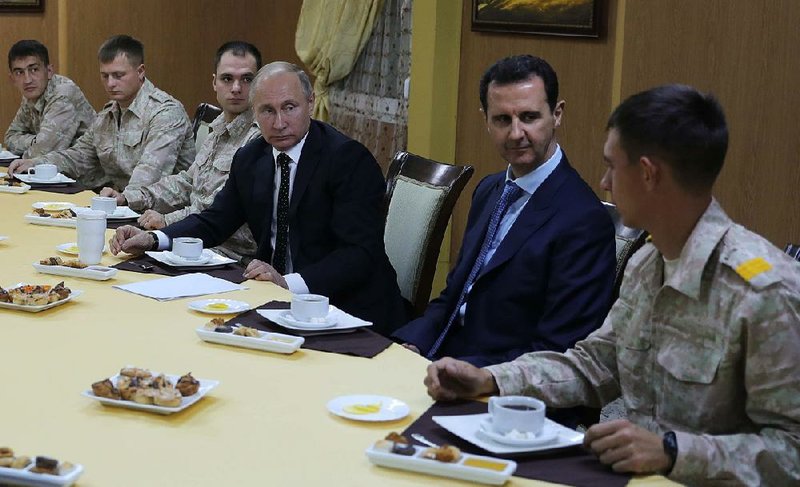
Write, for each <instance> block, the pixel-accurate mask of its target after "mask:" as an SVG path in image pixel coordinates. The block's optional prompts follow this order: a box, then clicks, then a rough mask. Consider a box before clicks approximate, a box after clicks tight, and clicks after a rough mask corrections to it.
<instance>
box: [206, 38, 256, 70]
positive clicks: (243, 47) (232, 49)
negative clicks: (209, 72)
mask: <svg viewBox="0 0 800 487" xmlns="http://www.w3.org/2000/svg"><path fill="white" fill-rule="evenodd" d="M226 52H229V53H231V54H233V55H234V56H237V57H245V56H247V55H248V54H250V55H251V56H253V57H254V58H255V59H256V72H258V70H259V69H261V53H260V52H259V51H258V48H257V47H256V46H254V45H252V44H250V43H249V42H244V41H230V42H226V43H225V44H223V45H221V46H219V49H217V55H216V57H215V58H214V72H215V73H216V72H217V68H218V67H219V61H220V60H221V59H222V55H223V54H225V53H226Z"/></svg>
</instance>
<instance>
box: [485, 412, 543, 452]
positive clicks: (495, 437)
mask: <svg viewBox="0 0 800 487" xmlns="http://www.w3.org/2000/svg"><path fill="white" fill-rule="evenodd" d="M478 433H479V434H481V435H483V436H484V437H486V438H488V439H490V440H492V441H495V442H497V443H502V444H504V445H510V446H522V447H525V446H536V445H541V444H543V443H548V442H550V441H553V440H554V439H556V437H557V436H558V430H557V429H556V428H551V427H549V423H548V422H545V424H544V426H543V427H542V431H540V432H539V433H538V434H536V435H535V436H533V438H525V439H523V438H514V437H511V436H507V435H503V434H500V433H498V432H496V431H495V430H494V428H493V427H492V418H491V416H490V417H488V418H486V419H484V420H483V421H481V423H480V426H479V429H478Z"/></svg>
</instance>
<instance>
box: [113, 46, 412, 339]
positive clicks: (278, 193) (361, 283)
mask: <svg viewBox="0 0 800 487" xmlns="http://www.w3.org/2000/svg"><path fill="white" fill-rule="evenodd" d="M250 101H251V106H252V107H253V112H254V113H255V116H256V121H257V122H258V125H259V127H260V129H261V134H262V137H259V138H258V139H256V140H254V141H252V142H250V143H249V144H247V145H246V146H244V147H242V148H241V149H239V151H237V152H236V155H235V156H234V158H233V165H232V166H231V173H230V176H229V177H228V180H227V181H226V182H225V186H223V188H222V190H221V191H220V192H219V193H217V196H216V198H214V202H213V203H212V204H211V206H210V207H208V208H207V209H205V210H203V211H202V212H200V213H196V214H193V215H189V216H187V217H186V218H185V219H183V220H181V221H179V222H176V223H173V224H172V225H168V226H166V227H164V228H163V229H162V230H157V231H156V232H144V231H143V230H140V229H137V228H134V227H131V226H125V227H121V228H119V229H117V232H116V235H115V236H114V237H113V238H112V239H111V241H110V248H111V251H112V252H113V253H114V254H115V255H116V254H117V253H119V252H120V251H124V252H127V253H132V254H138V253H141V252H144V251H145V250H151V249H164V248H167V247H168V246H169V245H170V240H171V239H172V238H175V237H180V236H194V237H200V238H202V239H203V242H204V244H205V246H207V247H208V246H214V245H218V244H220V243H221V242H222V241H223V240H225V239H226V238H228V237H229V236H230V235H231V234H232V233H233V232H234V231H235V230H236V229H237V228H239V227H240V226H241V225H242V224H243V223H247V224H248V226H249V227H250V230H251V231H252V232H253V235H254V236H255V239H256V242H257V243H258V250H257V252H256V255H257V259H255V260H253V261H252V262H251V263H250V264H249V265H248V266H247V269H246V270H245V277H247V278H250V279H259V280H265V281H272V282H274V283H275V284H277V285H279V286H282V287H284V288H287V289H289V290H290V291H292V292H293V293H304V292H309V291H310V292H312V293H315V294H322V295H325V296H328V297H329V298H330V301H331V304H334V305H336V306H338V307H339V308H341V309H343V310H344V311H346V312H348V313H351V314H353V315H355V316H357V317H359V318H362V319H365V320H368V321H371V322H373V323H374V324H375V327H374V329H375V330H376V331H379V332H381V333H385V334H388V333H391V331H393V330H394V329H395V328H396V327H397V326H398V325H399V324H401V323H404V322H405V320H404V318H405V306H404V302H403V300H402V297H401V296H400V289H399V287H398V286H397V275H396V274H395V272H394V269H393V268H392V266H391V264H390V263H389V259H388V257H387V256H386V251H385V248H384V245H383V227H384V216H383V208H384V207H383V196H384V191H385V182H384V179H383V175H382V173H381V170H380V167H379V166H378V163H377V162H376V161H375V158H374V157H373V156H372V154H370V153H369V151H368V150H367V149H366V148H365V147H364V146H363V145H361V144H360V143H358V142H356V141H355V140H352V139H350V138H348V137H347V136H345V135H344V134H342V133H340V132H338V131H337V130H336V129H334V128H333V127H331V126H330V125H328V124H326V123H323V122H319V121H317V120H312V119H311V110H312V107H313V104H314V94H313V92H312V90H311V82H310V81H309V79H308V76H307V75H306V74H305V73H304V72H303V71H302V70H301V69H300V68H298V67H297V66H295V65H293V64H290V63H285V62H274V63H270V64H268V65H266V66H264V67H263V68H261V70H260V71H259V72H258V74H257V75H256V78H255V79H254V80H253V85H252V87H251V90H250Z"/></svg>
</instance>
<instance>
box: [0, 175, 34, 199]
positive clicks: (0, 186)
mask: <svg viewBox="0 0 800 487" xmlns="http://www.w3.org/2000/svg"><path fill="white" fill-rule="evenodd" d="M29 189H31V187H30V186H28V185H27V184H25V183H23V182H22V181H20V180H18V179H14V178H10V177H8V176H6V175H5V173H2V174H0V193H16V194H22V193H27V192H28V190H29Z"/></svg>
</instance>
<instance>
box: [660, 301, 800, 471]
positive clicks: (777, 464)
mask: <svg viewBox="0 0 800 487" xmlns="http://www.w3.org/2000/svg"><path fill="white" fill-rule="evenodd" d="M753 310H757V311H756V312H755V313H754V312H753ZM799 310H800V303H799V302H798V299H797V296H796V295H790V294H788V293H783V292H782V293H781V294H780V295H779V296H777V297H775V298H773V299H771V300H766V299H764V297H763V296H758V295H756V294H751V295H750V296H748V297H746V298H745V299H744V300H743V302H742V303H741V305H740V306H739V308H738V311H737V312H736V314H735V315H734V316H733V317H732V319H735V320H741V322H742V323H744V324H745V330H746V331H745V333H746V336H745V337H744V338H743V340H742V346H743V347H744V348H745V350H743V362H744V363H743V364H741V366H742V367H743V375H742V378H743V381H744V382H743V386H744V388H745V389H746V398H747V399H746V404H745V409H746V412H747V415H748V416H749V418H750V419H751V421H752V422H753V423H755V425H756V428H757V431H752V432H742V433H740V434H732V435H707V434H703V435H695V434H690V433H685V432H676V437H677V439H678V457H677V459H676V461H675V465H674V467H673V469H672V472H671V473H670V476H669V477H670V478H671V479H673V480H676V481H678V482H681V483H686V484H691V485H695V484H705V483H709V482H712V483H713V482H715V481H716V482H720V484H722V483H726V482H731V481H732V480H733V481H734V482H732V483H736V484H742V485H798V484H800V367H798V366H797V356H798V350H800V313H799Z"/></svg>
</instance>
